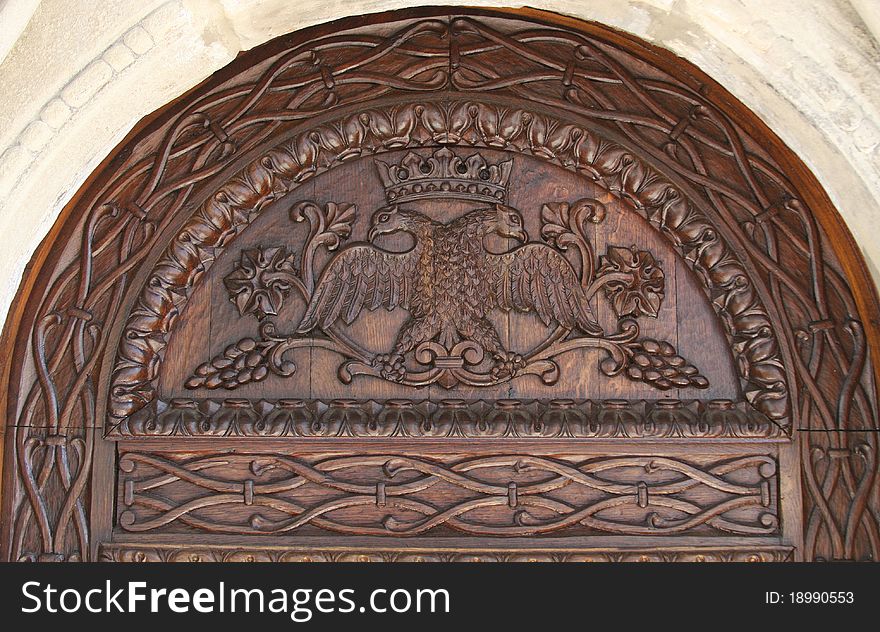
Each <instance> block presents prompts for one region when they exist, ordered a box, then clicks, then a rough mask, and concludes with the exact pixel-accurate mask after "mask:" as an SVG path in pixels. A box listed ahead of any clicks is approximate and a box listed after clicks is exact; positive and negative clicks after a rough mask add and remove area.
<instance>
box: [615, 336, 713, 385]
mask: <svg viewBox="0 0 880 632" xmlns="http://www.w3.org/2000/svg"><path fill="white" fill-rule="evenodd" d="M627 346H628V348H629V349H630V351H631V352H632V354H633V355H632V359H631V360H630V363H629V365H628V366H627V368H626V374H627V375H628V376H629V377H630V379H633V380H637V381H640V382H645V383H647V384H650V385H651V386H653V387H655V388H659V389H660V390H664V391H665V390H669V389H671V388H687V387H694V388H708V386H709V381H708V380H707V379H706V378H705V377H703V376H702V375H700V372H699V371H698V370H697V367H695V366H694V365H692V364H690V363H689V362H688V361H687V360H685V359H684V358H683V357H681V356H680V355H678V354H677V353H676V351H675V347H673V346H672V345H671V344H669V343H668V342H664V341H657V340H652V339H650V338H643V339H642V340H637V341H636V342H633V343H630V344H629V345H627Z"/></svg>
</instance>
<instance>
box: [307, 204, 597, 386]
mask: <svg viewBox="0 0 880 632" xmlns="http://www.w3.org/2000/svg"><path fill="white" fill-rule="evenodd" d="M523 225H524V222H523V218H522V215H521V214H520V213H519V211H517V210H516V209H513V208H511V207H509V206H505V205H503V204H494V205H493V206H491V207H487V208H481V209H478V210H475V211H471V212H470V213H467V214H466V215H464V216H462V217H459V218H457V219H455V220H453V221H451V222H449V223H447V224H442V223H440V222H436V221H434V220H432V219H430V218H428V217H426V216H425V215H423V214H421V213H418V212H416V211H412V210H404V209H402V208H400V207H399V206H392V207H386V208H383V209H380V210H379V211H377V212H376V213H374V214H373V217H372V220H371V222H370V232H369V236H368V239H369V241H371V242H372V241H373V240H374V239H375V238H377V237H379V236H381V235H390V234H394V233H398V232H406V233H409V234H410V235H412V236H413V238H414V239H415V245H414V246H413V247H412V248H411V249H410V250H409V251H407V252H402V253H394V252H388V251H387V250H383V249H381V248H378V247H376V246H375V245H372V244H364V245H360V244H359V245H351V246H348V247H346V248H343V249H342V250H341V251H340V252H339V253H338V254H336V256H335V257H334V258H333V259H332V260H331V261H330V263H329V264H327V267H326V268H325V269H324V272H323V274H321V277H320V280H319V281H318V284H317V287H316V290H315V293H314V295H313V296H312V300H311V301H310V302H309V304H308V307H307V308H306V311H305V314H304V316H303V318H302V321H301V322H300V324H299V326H298V327H297V331H298V332H299V333H307V332H310V331H311V330H312V329H314V328H315V327H320V328H322V329H328V328H330V327H331V326H332V325H333V324H334V323H336V321H337V320H339V319H342V320H343V321H344V322H345V323H348V324H351V323H352V322H354V320H355V319H356V318H357V317H358V314H360V312H361V310H362V309H364V308H367V309H369V310H375V309H378V308H379V307H384V308H385V309H387V310H393V309H396V308H401V309H405V310H408V311H409V314H410V317H409V319H408V320H407V321H406V322H405V323H404V325H403V326H402V327H401V329H400V331H399V332H398V334H397V341H396V342H395V344H394V349H393V350H392V351H391V353H389V354H383V355H381V356H379V358H378V361H379V362H381V363H382V372H383V373H382V374H383V377H386V378H390V379H394V378H396V377H401V378H402V377H403V374H404V371H403V358H404V356H405V354H406V353H408V352H410V351H411V350H413V349H415V348H416V347H417V346H418V345H420V344H421V343H423V342H427V341H429V340H432V339H434V338H439V342H440V344H441V345H443V346H444V347H445V348H447V349H451V348H452V347H453V346H454V345H455V344H456V343H457V342H459V341H461V340H470V341H472V342H475V343H476V344H478V345H479V346H480V347H482V349H483V350H484V351H485V352H487V353H490V354H491V355H492V356H493V357H494V359H495V361H496V369H497V370H496V375H499V374H500V373H501V372H502V371H504V370H505V369H506V367H510V369H513V370H516V369H518V368H520V365H521V364H522V358H521V356H519V355H518V354H516V353H511V352H509V351H508V350H506V349H505V348H504V346H503V345H502V344H501V339H500V337H499V336H498V332H497V331H496V330H495V327H494V326H493V325H492V323H491V322H490V321H489V320H488V319H487V318H486V315H487V314H488V313H489V312H491V311H492V310H494V309H500V310H503V311H507V312H509V311H511V310H514V311H518V312H534V313H535V314H537V315H538V317H539V318H540V319H541V321H542V322H543V323H544V324H545V325H551V324H554V323H555V324H559V325H562V326H564V327H566V328H568V329H578V330H580V331H581V332H583V333H585V334H592V335H597V334H601V333H602V328H601V327H600V326H599V324H598V323H597V322H596V317H595V316H594V315H593V310H592V308H591V307H590V304H589V301H588V299H587V296H586V294H585V293H584V289H583V288H582V287H581V286H580V283H579V281H578V277H577V274H576V273H575V271H574V269H573V268H572V266H571V264H570V263H569V262H568V260H567V259H566V258H565V257H564V256H563V255H562V254H561V253H559V252H558V251H556V250H554V249H553V248H551V247H550V246H548V245H546V244H540V243H525V242H527V241H528V234H527V233H526V231H525V229H524V228H523ZM492 234H495V235H498V236H500V237H502V238H507V239H512V240H515V241H516V242H518V243H521V244H523V245H520V246H518V247H516V248H514V249H513V250H510V251H508V252H503V253H499V254H496V253H494V252H490V251H489V250H488V249H487V247H486V240H487V239H488V238H489V237H490V236H491V235H492Z"/></svg>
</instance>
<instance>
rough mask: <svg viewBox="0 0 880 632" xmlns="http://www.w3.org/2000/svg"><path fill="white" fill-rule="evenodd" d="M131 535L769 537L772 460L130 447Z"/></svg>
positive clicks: (772, 530)
mask: <svg viewBox="0 0 880 632" xmlns="http://www.w3.org/2000/svg"><path fill="white" fill-rule="evenodd" d="M119 467H120V472H119V490H120V498H119V510H120V514H119V519H118V524H119V527H120V528H121V529H122V530H123V531H127V532H132V533H192V532H202V533H213V534H243V535H260V534H275V535H292V534H298V533H304V534H307V533H312V534H314V533H320V532H325V533H326V532H327V531H331V532H337V533H343V534H350V535H379V536H401V535H421V534H431V535H438V534H441V535H442V534H444V533H452V532H458V533H465V534H469V535H481V536H486V535H490V536H506V537H511V536H529V535H542V534H549V533H554V534H560V535H589V534H594V533H610V534H620V535H631V536H642V535H645V536H647V535H674V534H682V533H687V534H691V535H700V534H702V535H727V534H736V535H773V534H776V533H778V529H779V520H778V490H777V487H778V479H777V462H776V460H775V458H774V457H772V456H768V455H761V454H748V455H742V454H739V455H738V454H735V453H734V454H713V455H711V456H710V455H704V456H696V455H695V456H688V457H687V458H686V459H685V458H681V457H673V456H646V455H611V456H605V455H600V456H589V457H587V456H571V457H564V458H551V457H543V456H531V455H528V454H505V455H492V456H482V457H468V456H466V455H444V456H431V457H428V456H422V455H418V456H410V455H404V454H378V455H363V456H361V455H340V454H325V455H311V456H309V457H294V456H283V455H279V454H272V453H252V454H242V453H239V452H221V453H213V454H201V455H198V456H191V455H190V456H184V455H168V454H162V453H139V452H129V453H126V454H123V455H122V456H121V457H120V462H119Z"/></svg>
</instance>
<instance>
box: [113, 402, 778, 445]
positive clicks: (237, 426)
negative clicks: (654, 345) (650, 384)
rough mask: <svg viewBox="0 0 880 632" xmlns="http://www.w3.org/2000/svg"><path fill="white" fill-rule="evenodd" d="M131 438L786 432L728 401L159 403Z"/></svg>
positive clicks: (130, 430)
mask: <svg viewBox="0 0 880 632" xmlns="http://www.w3.org/2000/svg"><path fill="white" fill-rule="evenodd" d="M114 435H115V436H117V437H118V438H120V439H121V438H123V437H182V436H186V437H218V438H219V437H223V438H228V437H466V438H475V439H479V438H497V437H519V438H531V439H534V438H554V437H571V438H594V439H607V438H616V439H719V438H724V439H778V438H786V437H787V436H788V435H787V434H786V430H785V429H783V428H782V427H780V426H779V425H777V424H775V423H773V422H772V421H770V420H769V419H768V418H767V417H765V416H763V415H761V414H760V413H758V412H757V411H755V410H754V409H753V408H752V407H751V406H749V405H748V404H746V403H745V402H738V403H735V402H733V401H730V400H709V401H696V400H692V401H687V402H682V401H679V400H656V401H631V400H605V401H600V402H596V401H581V400H570V399H558V400H549V401H544V400H535V401H521V400H496V401H491V402H490V401H465V400H459V399H447V400H440V401H437V402H432V401H427V400H422V401H419V400H415V401H414V400H404V399H395V400H387V401H373V400H369V401H360V400H352V399H340V400H330V401H321V400H302V399H282V400H272V401H269V400H260V401H256V402H254V401H251V400H247V399H186V398H177V399H172V400H168V401H165V400H153V401H152V402H150V404H149V405H147V406H145V407H144V408H142V409H141V410H139V411H137V412H136V413H134V414H133V415H131V416H130V417H128V418H126V419H123V420H122V421H121V422H120V424H119V425H118V426H117V427H116V431H115V433H114Z"/></svg>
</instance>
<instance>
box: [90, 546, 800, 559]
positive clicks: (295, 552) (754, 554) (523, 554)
mask: <svg viewBox="0 0 880 632" xmlns="http://www.w3.org/2000/svg"><path fill="white" fill-rule="evenodd" d="M793 553H794V551H793V549H792V547H787V546H778V547H742V548H705V547H694V548H691V549H685V548H669V549H664V548H652V549H638V548H626V549H615V548H589V549H584V550H581V551H560V552H548V551H540V550H528V549H524V550H517V549H513V550H505V549H497V550H492V549H475V550H472V551H443V550H440V549H430V548H421V547H419V548H411V549H410V548H408V549H405V550H383V549H367V548H361V549H356V548H352V549H342V550H328V549H298V548H281V547H277V548H276V547H257V546H254V547H236V546H229V547H222V546H211V547H206V546H193V545H191V544H170V545H135V544H105V545H102V546H101V553H100V559H101V561H103V562H787V561H791V559H792V556H793Z"/></svg>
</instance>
